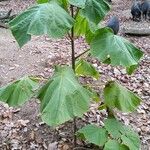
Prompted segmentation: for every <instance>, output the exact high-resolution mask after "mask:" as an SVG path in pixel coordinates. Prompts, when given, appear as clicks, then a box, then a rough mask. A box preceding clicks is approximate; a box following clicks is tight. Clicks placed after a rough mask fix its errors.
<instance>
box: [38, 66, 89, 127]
mask: <svg viewBox="0 0 150 150" xmlns="http://www.w3.org/2000/svg"><path fill="white" fill-rule="evenodd" d="M38 97H39V99H40V100H41V113H42V114H41V115H42V120H43V121H44V122H45V123H47V124H48V125H52V126H55V125H59V124H62V123H64V122H66V121H68V120H70V119H72V118H73V117H75V116H78V117H81V116H82V115H83V113H85V112H86V111H87V110H88V107H89V100H90V94H89V92H88V90H86V89H85V88H83V87H82V86H81V85H80V84H79V83H78V81H77V79H76V77H75V74H74V72H73V70H72V69H71V68H70V67H62V68H58V67H57V68H56V70H55V74H54V76H53V77H52V78H51V79H50V80H49V81H48V83H47V84H46V85H44V86H43V87H42V89H41V90H40V92H39V96H38Z"/></svg>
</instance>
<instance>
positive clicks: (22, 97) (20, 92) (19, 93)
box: [0, 77, 38, 106]
mask: <svg viewBox="0 0 150 150" xmlns="http://www.w3.org/2000/svg"><path fill="white" fill-rule="evenodd" d="M37 87H38V82H37V80H36V79H34V78H32V77H24V78H22V79H20V80H17V81H15V82H13V83H11V84H9V85H7V86H5V87H2V88H0V101H3V102H6V103H8V104H9V105H10V106H18V105H22V104H23V103H25V102H26V101H27V100H29V99H30V98H31V97H32V96H33V95H34V90H35V89H36V88H37Z"/></svg>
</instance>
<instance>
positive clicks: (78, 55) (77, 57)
mask: <svg viewBox="0 0 150 150" xmlns="http://www.w3.org/2000/svg"><path fill="white" fill-rule="evenodd" d="M89 50H90V49H87V50H86V51H84V52H82V53H81V54H79V55H78V56H76V57H75V59H78V58H79V57H81V56H82V55H84V54H85V53H87V52H88V51H89Z"/></svg>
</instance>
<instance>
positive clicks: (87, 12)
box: [81, 0, 110, 24]
mask: <svg viewBox="0 0 150 150" xmlns="http://www.w3.org/2000/svg"><path fill="white" fill-rule="evenodd" d="M109 10H110V7H109V5H108V3H107V2H105V1H104V0H86V3H85V7H84V9H82V10H81V11H82V14H83V15H84V16H85V17H86V18H87V20H88V21H90V22H93V23H95V24H98V23H99V22H100V21H101V20H102V19H103V18H104V17H105V15H106V14H107V13H108V11H109Z"/></svg>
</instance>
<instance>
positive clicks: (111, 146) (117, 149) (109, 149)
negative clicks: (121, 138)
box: [104, 140, 129, 150]
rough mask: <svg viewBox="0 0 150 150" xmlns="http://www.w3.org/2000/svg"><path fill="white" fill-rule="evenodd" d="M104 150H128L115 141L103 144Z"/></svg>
mask: <svg viewBox="0 0 150 150" xmlns="http://www.w3.org/2000/svg"><path fill="white" fill-rule="evenodd" d="M104 150H129V148H128V147H127V146H125V145H123V144H120V143H119V142H118V141H116V140H109V141H108V142H107V143H106V144H105V147H104Z"/></svg>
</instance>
